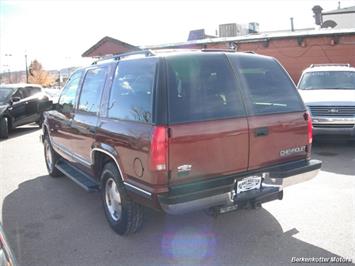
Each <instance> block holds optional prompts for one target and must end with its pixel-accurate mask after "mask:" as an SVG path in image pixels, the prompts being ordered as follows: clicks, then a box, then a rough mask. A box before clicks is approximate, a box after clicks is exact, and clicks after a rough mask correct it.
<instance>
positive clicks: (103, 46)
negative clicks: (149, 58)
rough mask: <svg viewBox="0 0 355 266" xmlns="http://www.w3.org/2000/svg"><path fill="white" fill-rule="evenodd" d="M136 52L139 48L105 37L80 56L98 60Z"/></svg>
mask: <svg viewBox="0 0 355 266" xmlns="http://www.w3.org/2000/svg"><path fill="white" fill-rule="evenodd" d="M136 50H139V47H137V46H134V45H132V44H129V43H126V42H123V41H120V40H117V39H114V38H111V37H108V36H106V37H104V38H102V39H101V40H100V41H98V42H97V43H96V44H94V45H93V46H92V47H90V48H89V49H88V50H87V51H85V52H84V53H83V54H82V55H81V56H82V57H93V58H99V57H103V56H105V55H108V54H119V53H126V52H131V51H136Z"/></svg>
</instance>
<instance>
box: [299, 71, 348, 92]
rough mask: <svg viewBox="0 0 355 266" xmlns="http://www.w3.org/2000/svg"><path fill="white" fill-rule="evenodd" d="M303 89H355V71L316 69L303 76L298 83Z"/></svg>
mask: <svg viewBox="0 0 355 266" xmlns="http://www.w3.org/2000/svg"><path fill="white" fill-rule="evenodd" d="M298 88H299V89H301V90H317V89H341V90H354V89H355V72H351V71H315V72H307V73H305V74H304V75H303V76H302V79H301V81H300V83H299V85H298Z"/></svg>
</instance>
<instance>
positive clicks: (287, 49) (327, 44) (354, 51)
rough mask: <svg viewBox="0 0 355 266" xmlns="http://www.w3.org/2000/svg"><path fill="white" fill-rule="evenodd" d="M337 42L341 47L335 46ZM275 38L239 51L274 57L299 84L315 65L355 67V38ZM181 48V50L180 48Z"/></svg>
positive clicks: (214, 45)
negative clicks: (306, 72) (300, 79)
mask: <svg viewBox="0 0 355 266" xmlns="http://www.w3.org/2000/svg"><path fill="white" fill-rule="evenodd" d="M334 38H337V39H334ZM334 40H335V41H336V42H337V44H334V43H333V42H334ZM299 41H300V44H298V40H297V38H295V37H289V38H284V39H272V40H270V41H269V43H268V45H267V46H265V43H264V42H262V41H260V42H250V43H240V44H238V51H254V52H256V53H258V54H262V55H268V56H273V57H275V58H276V59H278V60H279V61H280V62H281V63H282V65H283V66H284V67H285V68H286V70H287V71H288V72H289V74H290V76H291V77H292V78H293V80H294V81H295V83H297V82H298V80H299V78H300V76H301V74H302V71H303V70H304V69H305V68H307V67H308V66H309V65H311V64H324V63H350V64H351V65H353V66H355V35H354V34H352V35H346V36H345V35H344V36H337V37H333V36H326V37H322V36H320V37H305V38H303V39H302V40H301V39H299ZM205 47H206V48H210V49H228V48H229V43H226V42H224V43H211V44H207V45H205V46H204V45H203V44H201V45H189V46H183V47H180V48H205ZM176 48H178V47H176Z"/></svg>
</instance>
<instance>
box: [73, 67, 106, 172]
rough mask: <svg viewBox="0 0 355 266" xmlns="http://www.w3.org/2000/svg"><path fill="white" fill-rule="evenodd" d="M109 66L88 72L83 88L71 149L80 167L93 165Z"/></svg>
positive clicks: (74, 122) (75, 115)
mask: <svg viewBox="0 0 355 266" xmlns="http://www.w3.org/2000/svg"><path fill="white" fill-rule="evenodd" d="M107 74H108V66H107V65H105V66H96V67H92V68H90V69H88V70H87V72H86V74H85V78H84V81H83V85H82V88H81V92H80V96H79V100H78V106H77V109H76V111H75V114H74V117H73V121H72V124H71V130H72V132H73V134H74V135H75V138H76V140H75V145H72V146H71V147H70V149H71V152H72V153H73V157H74V159H75V160H76V161H77V163H78V166H80V165H85V166H90V165H91V158H90V153H91V149H92V146H93V143H94V142H95V134H96V127H97V123H98V117H99V110H100V102H101V95H102V91H103V89H104V87H105V83H106V78H107Z"/></svg>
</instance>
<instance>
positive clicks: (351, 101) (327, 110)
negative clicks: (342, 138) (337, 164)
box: [297, 64, 355, 137]
mask: <svg viewBox="0 0 355 266" xmlns="http://www.w3.org/2000/svg"><path fill="white" fill-rule="evenodd" d="M297 87H298V89H299V93H300V94H301V97H302V99H303V101H304V103H305V104H306V106H307V108H308V110H309V111H310V112H311V115H312V121H313V135H333V134H335V135H347V136H353V137H354V136H355V68H354V67H351V66H350V65H341V64H328V65H311V66H310V67H309V68H307V69H306V70H304V71H303V73H302V76H301V78H300V81H299V83H298V85H297Z"/></svg>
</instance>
